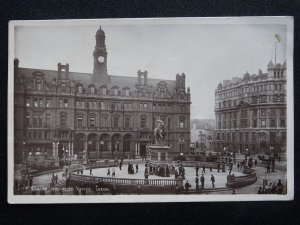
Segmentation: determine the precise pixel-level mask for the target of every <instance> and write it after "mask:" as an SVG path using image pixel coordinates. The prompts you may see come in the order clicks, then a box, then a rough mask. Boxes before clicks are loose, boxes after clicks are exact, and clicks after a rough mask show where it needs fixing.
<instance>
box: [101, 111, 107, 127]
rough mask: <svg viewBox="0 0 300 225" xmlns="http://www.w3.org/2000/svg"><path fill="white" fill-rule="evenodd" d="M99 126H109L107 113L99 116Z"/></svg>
mask: <svg viewBox="0 0 300 225" xmlns="http://www.w3.org/2000/svg"><path fill="white" fill-rule="evenodd" d="M100 126H101V127H109V119H108V115H107V114H104V115H102V116H101V125H100Z"/></svg>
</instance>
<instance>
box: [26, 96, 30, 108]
mask: <svg viewBox="0 0 300 225" xmlns="http://www.w3.org/2000/svg"><path fill="white" fill-rule="evenodd" d="M26 107H30V98H26Z"/></svg>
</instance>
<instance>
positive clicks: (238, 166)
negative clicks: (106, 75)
mask: <svg viewBox="0 0 300 225" xmlns="http://www.w3.org/2000/svg"><path fill="white" fill-rule="evenodd" d="M236 166H237V168H238V171H240V167H241V164H240V163H238V164H237V165H236Z"/></svg>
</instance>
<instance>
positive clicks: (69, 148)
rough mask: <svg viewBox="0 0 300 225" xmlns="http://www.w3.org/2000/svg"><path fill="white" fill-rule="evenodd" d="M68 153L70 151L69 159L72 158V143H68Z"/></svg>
mask: <svg viewBox="0 0 300 225" xmlns="http://www.w3.org/2000/svg"><path fill="white" fill-rule="evenodd" d="M68 144H69V146H68V151H69V158H70V157H71V156H72V152H71V142H69V143H68Z"/></svg>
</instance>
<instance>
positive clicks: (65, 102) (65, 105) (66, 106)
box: [64, 99, 68, 108]
mask: <svg viewBox="0 0 300 225" xmlns="http://www.w3.org/2000/svg"><path fill="white" fill-rule="evenodd" d="M64 107H65V108H68V99H64Z"/></svg>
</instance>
